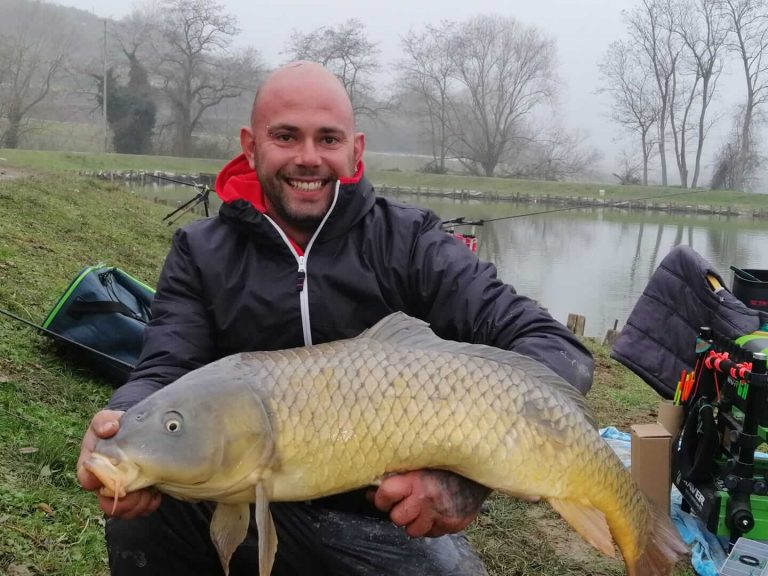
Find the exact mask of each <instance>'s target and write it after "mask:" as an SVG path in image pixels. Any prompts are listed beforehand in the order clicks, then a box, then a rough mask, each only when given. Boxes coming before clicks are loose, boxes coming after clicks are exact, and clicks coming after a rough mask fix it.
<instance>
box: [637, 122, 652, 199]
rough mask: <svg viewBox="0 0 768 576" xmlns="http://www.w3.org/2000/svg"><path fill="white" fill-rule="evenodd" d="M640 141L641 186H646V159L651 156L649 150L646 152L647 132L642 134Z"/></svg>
mask: <svg viewBox="0 0 768 576" xmlns="http://www.w3.org/2000/svg"><path fill="white" fill-rule="evenodd" d="M640 140H641V142H642V144H643V186H648V159H649V158H650V156H651V153H650V150H648V137H647V132H645V131H644V132H643V133H642V135H641V137H640Z"/></svg>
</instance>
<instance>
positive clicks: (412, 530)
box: [405, 512, 435, 538]
mask: <svg viewBox="0 0 768 576" xmlns="http://www.w3.org/2000/svg"><path fill="white" fill-rule="evenodd" d="M434 525H435V519H434V517H433V516H432V514H430V513H428V512H424V513H423V514H421V515H419V516H418V517H417V518H416V519H415V520H414V521H413V522H411V523H409V524H408V525H407V526H406V527H405V533H406V534H408V536H410V537H411V538H421V537H423V536H427V535H430V531H431V530H432V529H433V527H434Z"/></svg>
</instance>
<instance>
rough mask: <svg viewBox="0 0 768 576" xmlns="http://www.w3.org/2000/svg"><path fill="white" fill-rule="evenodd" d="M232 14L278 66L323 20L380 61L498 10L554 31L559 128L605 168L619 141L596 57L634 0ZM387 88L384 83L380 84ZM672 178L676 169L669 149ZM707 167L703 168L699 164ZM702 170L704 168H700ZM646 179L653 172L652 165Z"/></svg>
mask: <svg viewBox="0 0 768 576" xmlns="http://www.w3.org/2000/svg"><path fill="white" fill-rule="evenodd" d="M53 1H54V2H55V3H58V4H64V5H67V6H75V7H78V8H81V9H84V10H88V11H90V12H93V13H95V14H96V15H98V16H101V17H110V18H115V19H118V18H120V17H122V16H124V15H126V14H127V13H128V12H130V11H131V9H132V7H133V6H134V4H133V3H131V2H128V1H124V0H123V1H116V0H111V1H110V0H102V1H101V2H100V3H99V4H96V3H95V2H94V1H93V0H53ZM218 1H219V2H220V3H221V4H223V5H224V6H225V9H226V10H227V11H228V12H229V13H231V14H234V15H236V16H237V18H238V23H239V27H240V29H241V30H242V33H241V34H240V35H239V36H238V39H237V44H238V45H251V46H253V47H255V48H256V49H258V50H259V52H260V53H261V55H262V57H263V59H264V61H265V64H267V65H268V66H277V65H279V64H281V63H283V62H285V61H286V56H285V55H282V54H281V51H282V50H284V48H285V45H286V42H287V41H288V40H289V38H290V35H291V33H292V31H294V30H299V31H302V32H309V31H311V30H314V29H316V28H319V27H321V26H334V25H336V24H339V23H341V22H343V21H344V20H347V19H349V18H359V19H360V20H362V21H363V22H364V23H365V25H366V30H367V31H368V35H369V37H370V39H371V40H372V41H374V42H378V43H379V48H380V50H381V53H380V61H381V63H382V64H383V65H384V66H388V65H389V64H392V63H394V62H395V61H396V60H397V59H398V58H399V57H400V53H401V52H400V47H399V41H400V36H401V35H402V34H404V33H406V32H407V31H408V30H409V29H410V28H414V29H420V28H422V27H423V26H424V25H425V24H427V23H438V22H439V21H440V20H441V19H446V20H453V21H461V20H464V19H466V18H469V17H471V16H474V15H476V14H482V13H485V14H500V15H504V16H512V17H514V18H516V19H518V20H519V21H521V22H523V23H525V24H528V25H534V26H537V27H538V28H540V29H541V30H543V31H544V32H545V33H546V34H548V35H549V36H551V37H553V38H554V39H555V41H556V45H557V55H558V56H557V73H558V76H559V78H560V79H561V80H562V84H561V88H560V93H559V110H560V113H561V116H562V122H563V124H564V126H565V127H567V128H570V129H579V130H581V131H584V132H585V133H586V134H587V135H588V139H587V142H588V143H589V144H591V145H592V146H595V147H596V148H598V149H599V150H600V151H601V152H602V153H603V162H602V164H603V169H604V170H606V171H611V170H612V169H614V168H613V167H614V166H615V165H616V161H617V158H618V156H619V153H620V151H621V149H622V148H628V147H629V145H628V144H626V143H625V142H626V140H625V141H623V142H622V141H617V138H620V137H621V134H622V133H621V132H620V130H619V128H618V126H617V125H615V124H613V123H612V122H611V121H610V120H609V119H608V118H607V114H608V112H609V106H608V100H607V97H605V96H602V95H598V94H596V93H595V92H596V90H597V89H598V88H599V86H600V81H599V73H598V67H597V65H598V62H600V61H601V60H602V58H603V56H604V54H605V52H606V50H607V48H608V46H609V44H610V43H611V42H613V41H614V40H620V39H622V38H626V26H625V23H624V21H623V18H622V10H629V9H631V8H633V7H634V6H636V5H637V4H638V1H637V0H581V1H579V2H574V1H573V0H538V1H525V2H524V1H520V0H518V1H516V2H515V1H509V0H508V1H503V0H470V1H466V0H463V1H457V0H389V1H379V2H369V1H366V0H356V1H352V0H272V1H267V2H263V1H262V2H258V1H253V0H218ZM742 84H743V80H742V78H741V77H739V76H738V75H736V74H733V75H731V76H726V75H725V74H724V75H723V77H722V78H721V80H720V87H719V91H720V94H719V95H717V96H716V101H715V103H714V105H713V106H714V108H715V110H716V112H719V113H720V114H722V115H723V118H722V119H721V121H720V122H719V124H718V125H717V126H716V127H715V128H714V129H713V130H712V132H711V133H710V135H709V137H708V140H707V142H706V143H705V147H706V148H705V150H706V151H707V153H706V156H711V155H712V154H713V153H714V152H715V150H716V148H717V147H719V144H720V142H719V140H720V139H721V138H722V137H723V136H724V135H725V134H727V132H728V130H729V128H730V114H731V110H732V107H733V105H734V104H735V102H737V101H738V100H739V99H740V96H741V93H742ZM382 88H386V87H382ZM668 162H670V163H671V164H670V168H671V169H670V171H669V172H670V178H674V177H675V176H676V174H675V172H676V171H675V169H674V158H673V156H672V155H671V154H670V155H669V157H668ZM705 168H706V167H705ZM705 171H706V172H707V173H708V172H709V170H708V169H707V170H705ZM651 176H652V178H654V179H655V177H658V171H657V170H656V171H654V173H653V174H652V175H651Z"/></svg>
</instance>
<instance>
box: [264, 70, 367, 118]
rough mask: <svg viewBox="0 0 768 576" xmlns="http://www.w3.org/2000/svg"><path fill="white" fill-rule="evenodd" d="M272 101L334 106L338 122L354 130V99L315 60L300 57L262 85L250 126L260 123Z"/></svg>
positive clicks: (273, 74)
mask: <svg viewBox="0 0 768 576" xmlns="http://www.w3.org/2000/svg"><path fill="white" fill-rule="evenodd" d="M273 102H281V103H285V104H288V105H295V106H306V105H307V104H310V103H311V104H312V105H315V106H317V105H319V106H322V107H333V108H334V109H335V111H336V113H337V115H338V117H339V121H341V122H344V123H345V124H347V126H346V127H347V128H348V129H349V130H350V131H351V132H352V131H354V128H355V115H354V112H353V110H352V102H351V101H350V99H349V95H348V94H347V91H346V90H345V88H344V85H343V84H342V83H341V81H339V79H338V78H337V77H336V76H335V75H334V74H333V73H332V72H330V71H329V70H328V69H327V68H325V67H324V66H322V65H321V64H318V63H316V62H308V61H303V60H299V61H296V62H291V63H290V64H286V65H285V66H282V67H281V68H278V69H277V70H275V71H274V72H272V73H271V74H269V76H267V78H266V79H265V80H264V82H263V83H262V84H261V86H259V89H258V90H257V91H256V97H255V98H254V100H253V108H252V110H251V126H257V125H258V124H259V121H260V119H261V118H262V117H263V115H264V110H265V108H269V107H270V106H271V105H272V103H273Z"/></svg>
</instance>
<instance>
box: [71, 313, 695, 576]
mask: <svg viewBox="0 0 768 576" xmlns="http://www.w3.org/2000/svg"><path fill="white" fill-rule="evenodd" d="M85 465H86V467H87V468H88V469H89V470H90V471H91V472H93V473H94V474H95V475H96V476H98V477H99V479H100V480H101V481H102V482H103V484H104V486H105V490H106V492H107V493H112V494H114V495H115V497H116V498H117V497H118V496H122V495H124V494H126V493H127V492H131V491H133V490H138V489H140V488H145V487H147V486H155V487H157V488H158V489H159V490H161V491H162V492H165V493H167V494H169V495H171V496H174V497H177V498H181V499H188V500H213V501H216V502H218V503H219V504H218V505H217V507H216V511H215V512H214V516H213V520H212V522H211V537H212V539H213V542H214V544H215V546H216V548H217V550H218V552H219V556H220V558H221V561H222V565H223V566H224V570H225V572H227V571H228V565H229V559H230V557H231V556H232V553H233V552H234V550H235V548H236V547H237V546H238V545H239V544H240V542H242V540H243V539H244V537H245V534H246V531H247V528H248V522H249V503H251V502H255V504H256V506H255V510H256V511H255V518H256V523H257V529H258V533H259V561H260V574H261V576H267V575H268V574H269V573H270V571H271V568H272V564H273V561H274V556H275V551H276V549H277V537H276V533H275V528H274V524H273V522H272V518H271V515H270V512H269V502H270V501H300V500H308V499H313V498H319V497H322V496H328V495H330V494H334V493H338V492H344V491H347V490H352V489H355V488H360V487H364V486H369V485H372V484H376V483H377V482H378V481H379V480H380V479H381V478H383V477H384V476H385V475H387V474H390V473H393V472H403V471H408V470H416V469H423V468H440V469H445V470H451V471H453V472H456V473H458V474H461V475H462V476H465V477H467V478H471V479H472V480H474V481H476V482H479V483H481V484H484V485H485V486H488V487H489V488H493V489H494V490H498V491H500V492H504V493H506V494H510V495H513V496H517V497H523V498H526V499H535V498H538V497H542V498H546V499H547V500H548V501H549V503H550V504H551V505H552V506H553V508H554V509H555V510H557V512H559V513H560V514H561V515H562V516H563V517H564V518H565V519H566V520H567V521H568V522H569V523H570V524H571V526H573V528H574V529H575V530H576V531H577V532H578V533H579V534H580V535H581V536H582V537H583V538H585V539H586V540H587V541H588V542H590V543H591V544H593V545H594V546H595V547H596V548H598V549H599V550H601V551H603V552H604V553H606V554H609V555H611V556H613V555H614V541H615V543H616V544H617V545H618V547H619V549H620V551H621V554H622V556H623V558H624V561H625V563H626V565H627V570H628V573H629V574H630V575H633V576H655V575H661V574H667V573H668V572H669V568H670V566H671V565H672V564H673V563H674V562H675V561H676V559H677V558H678V556H679V555H680V554H682V553H684V552H685V547H684V545H683V544H682V542H681V540H680V538H679V536H678V535H677V532H676V531H675V530H674V528H673V527H672V525H671V523H670V522H669V519H668V518H667V517H666V515H665V514H656V513H655V512H654V511H653V510H652V507H651V505H650V504H649V502H648V501H647V500H646V499H645V498H644V497H643V495H642V494H641V492H640V491H639V490H638V488H637V486H636V485H635V483H634V482H633V481H632V479H631V477H630V475H629V473H628V472H627V470H626V469H625V468H624V466H623V465H622V463H621V461H620V460H619V459H618V457H617V456H616V455H615V454H614V453H613V451H612V450H611V448H610V447H609V446H608V445H607V444H606V443H605V442H604V441H603V440H602V439H601V437H600V435H599V434H598V432H597V431H596V429H595V425H594V422H593V420H592V419H591V417H590V416H589V415H588V410H587V407H586V405H585V401H584V398H583V397H582V396H581V394H579V392H578V391H576V390H575V389H574V388H573V387H571V386H570V385H569V384H568V383H566V382H565V381H564V380H563V379H562V378H560V377H559V376H557V375H556V374H554V373H553V372H552V371H550V370H548V369H547V368H545V367H544V366H542V365H540V364H539V363H537V362H535V361H533V360H531V359H530V358H526V357H524V356H521V355H519V354H516V353H513V352H509V351H506V350H499V349H497V348H492V347H489V346H482V345H477V344H466V343H459V342H451V341H447V340H442V339H440V338H438V337H437V336H436V335H435V334H434V333H433V332H432V331H431V330H430V329H429V327H428V325H427V324H425V323H424V322H421V321H419V320H415V319H413V318H410V317H409V316H406V315H404V314H402V313H396V314H393V315H390V316H388V317H386V318H384V319H383V320H382V321H380V322H379V323H378V324H376V325H375V326H373V327H372V328H370V329H369V330H367V331H365V332H363V333H362V334H361V335H360V336H358V337H356V338H352V339H349V340H340V341H337V342H331V343H328V344H320V345H316V346H309V347H305V348H295V349H291V350H281V351H275V352H249V353H242V354H235V355H232V356H228V357H226V358H223V359H221V360H218V361H216V362H213V363H211V364H209V365H207V366H204V367H203V368H200V369H198V370H194V371H192V372H189V373H188V374H186V375H184V376H183V377H181V378H179V379H178V380H177V381H176V382H174V383H172V384H170V385H168V386H166V387H165V388H163V389H162V390H160V391H158V392H156V393H155V394H153V395H151V396H150V397H148V398H147V399H145V400H144V401H142V402H140V403H139V404H136V405H135V406H134V407H132V408H131V409H129V410H128V411H127V412H126V413H125V414H124V415H123V416H122V418H121V421H120V429H119V431H118V433H117V434H116V435H115V436H114V437H113V438H110V439H108V440H101V441H99V442H98V444H97V446H96V448H95V450H94V453H93V456H92V457H91V458H90V459H89V460H88V461H87V462H86V463H85Z"/></svg>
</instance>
